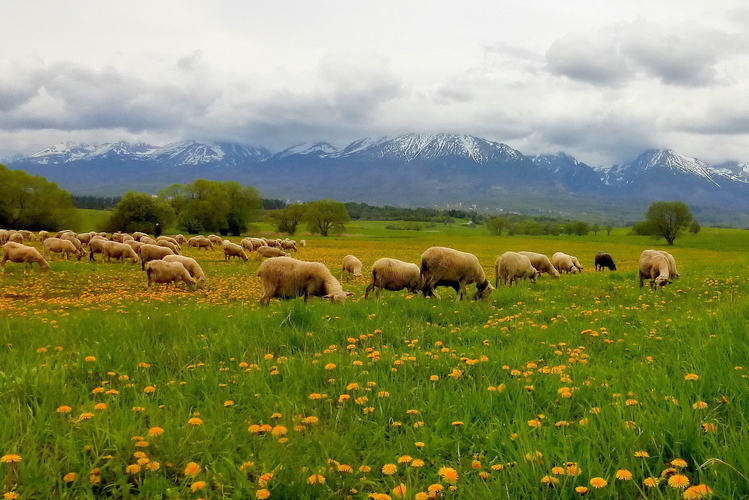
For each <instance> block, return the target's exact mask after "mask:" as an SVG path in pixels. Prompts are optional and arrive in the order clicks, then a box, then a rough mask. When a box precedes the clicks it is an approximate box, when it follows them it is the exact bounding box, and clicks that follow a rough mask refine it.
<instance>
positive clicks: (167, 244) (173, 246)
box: [141, 239, 180, 255]
mask: <svg viewBox="0 0 749 500" xmlns="http://www.w3.org/2000/svg"><path fill="white" fill-rule="evenodd" d="M141 241H143V240H141ZM156 245H158V246H160V247H166V248H168V249H169V250H171V251H172V253H173V254H175V255H179V254H180V251H179V245H178V244H177V243H172V242H171V241H169V240H166V239H164V240H156Z"/></svg>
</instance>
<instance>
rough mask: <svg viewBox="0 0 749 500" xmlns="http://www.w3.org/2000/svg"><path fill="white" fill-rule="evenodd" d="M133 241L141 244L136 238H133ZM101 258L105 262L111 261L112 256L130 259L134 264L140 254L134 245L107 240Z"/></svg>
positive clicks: (117, 258) (122, 259)
mask: <svg viewBox="0 0 749 500" xmlns="http://www.w3.org/2000/svg"><path fill="white" fill-rule="evenodd" d="M133 243H138V244H140V242H138V241H135V240H133ZM101 258H102V260H103V261H105V262H110V261H111V259H112V258H114V259H115V260H121V261H124V260H126V259H130V261H131V262H132V263H133V264H135V263H136V262H138V254H137V253H135V250H134V249H133V247H132V246H130V245H128V244H127V243H118V242H116V241H107V242H105V243H104V244H103V245H102V252H101Z"/></svg>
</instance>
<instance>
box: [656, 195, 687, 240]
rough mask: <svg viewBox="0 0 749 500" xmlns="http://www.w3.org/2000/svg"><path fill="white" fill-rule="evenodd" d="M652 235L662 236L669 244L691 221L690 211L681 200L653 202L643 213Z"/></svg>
mask: <svg viewBox="0 0 749 500" xmlns="http://www.w3.org/2000/svg"><path fill="white" fill-rule="evenodd" d="M645 219H646V221H647V222H648V224H649V225H650V226H651V228H652V231H653V234H654V236H657V237H661V238H664V239H665V240H666V242H667V243H668V244H669V245H673V244H674V240H675V239H676V237H677V236H678V235H679V234H680V233H681V232H682V231H683V230H684V229H686V228H688V227H689V225H690V224H691V223H692V220H693V217H692V212H691V211H690V210H689V207H688V206H687V204H686V203H684V202H682V201H656V202H653V203H652V204H651V205H650V207H649V208H648V211H647V213H646V214H645Z"/></svg>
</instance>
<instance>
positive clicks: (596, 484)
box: [590, 477, 609, 488]
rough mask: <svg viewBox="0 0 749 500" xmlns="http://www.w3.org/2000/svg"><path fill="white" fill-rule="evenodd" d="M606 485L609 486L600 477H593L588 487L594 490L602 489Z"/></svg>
mask: <svg viewBox="0 0 749 500" xmlns="http://www.w3.org/2000/svg"><path fill="white" fill-rule="evenodd" d="M607 484H609V483H608V481H606V480H605V479H604V478H602V477H594V478H593V479H591V480H590V485H591V486H592V487H594V488H603V487H605V486H606V485H607Z"/></svg>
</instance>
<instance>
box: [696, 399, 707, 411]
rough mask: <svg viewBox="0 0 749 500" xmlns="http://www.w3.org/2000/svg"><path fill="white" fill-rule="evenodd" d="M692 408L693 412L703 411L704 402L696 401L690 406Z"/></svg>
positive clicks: (705, 404) (705, 405)
mask: <svg viewBox="0 0 749 500" xmlns="http://www.w3.org/2000/svg"><path fill="white" fill-rule="evenodd" d="M692 408H694V409H695V410H704V409H705V408H707V403H705V402H704V401H697V402H696V403H694V404H693V405H692Z"/></svg>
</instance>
